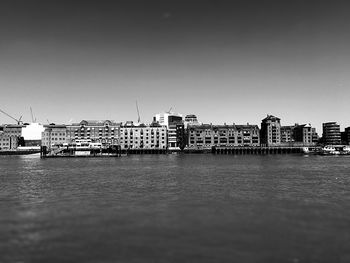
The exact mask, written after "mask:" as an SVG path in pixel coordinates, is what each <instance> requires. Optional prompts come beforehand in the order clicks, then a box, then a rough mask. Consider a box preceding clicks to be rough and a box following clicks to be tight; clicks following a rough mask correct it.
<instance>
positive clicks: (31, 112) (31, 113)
mask: <svg viewBox="0 0 350 263" xmlns="http://www.w3.org/2000/svg"><path fill="white" fill-rule="evenodd" d="M30 115H31V116H32V122H35V121H34V115H33V110H32V107H30Z"/></svg>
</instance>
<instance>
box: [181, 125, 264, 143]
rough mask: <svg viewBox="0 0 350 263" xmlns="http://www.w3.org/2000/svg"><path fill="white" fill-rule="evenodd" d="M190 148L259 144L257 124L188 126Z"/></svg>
mask: <svg viewBox="0 0 350 263" xmlns="http://www.w3.org/2000/svg"><path fill="white" fill-rule="evenodd" d="M187 130H188V134H187V137H188V143H187V145H188V148H189V149H209V148H211V147H213V146H215V147H238V146H242V147H243V146H259V145H260V136H259V127H258V126H257V125H249V124H247V125H235V124H234V125H211V124H202V125H197V126H195V125H193V126H189V127H188V129H187Z"/></svg>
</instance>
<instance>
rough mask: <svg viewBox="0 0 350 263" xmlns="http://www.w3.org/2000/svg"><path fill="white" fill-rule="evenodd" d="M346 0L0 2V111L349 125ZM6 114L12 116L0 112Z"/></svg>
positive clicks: (76, 117) (26, 115) (61, 117)
mask: <svg viewBox="0 0 350 263" xmlns="http://www.w3.org/2000/svg"><path fill="white" fill-rule="evenodd" d="M348 7H349V4H348V3H346V2H345V1H335V2H334V1H332V2H331V1H308V2H307V3H305V2H304V1H293V2H286V1H283V2H281V1H264V3H261V2H259V1H249V2H247V1H235V2H234V3H227V2H223V1H219V2H217V1H215V2H214V1H201V2H200V3H197V2H195V1H176V2H175V1H147V3H143V2H141V1H119V2H118V3H111V2H102V4H101V2H100V1H99V2H97V1H84V2H81V1H74V3H71V2H69V1H30V2H26V1H2V3H1V8H0V22H1V23H0V33H1V40H0V47H1V49H0V59H1V63H0V87H1V91H2V96H1V98H0V104H1V109H2V110H4V111H6V112H8V113H10V115H12V116H13V117H15V118H19V117H20V116H21V115H23V120H24V121H27V122H30V120H31V116H30V110H29V108H30V107H32V108H33V110H34V114H35V116H36V117H37V119H38V120H39V121H40V122H41V123H43V124H45V123H46V122H47V121H46V120H47V119H48V120H49V121H50V122H54V123H68V122H69V121H70V120H71V119H73V122H79V121H80V120H82V119H115V120H117V121H122V122H125V121H127V120H134V121H136V120H137V112H136V107H135V100H137V101H138V103H139V107H140V114H141V120H142V121H144V122H150V121H151V119H152V116H153V115H155V114H156V113H158V112H161V111H167V110H169V108H171V107H173V109H174V111H176V112H180V113H183V114H190V113H194V114H196V115H197V116H198V118H199V120H200V121H202V122H203V123H210V122H212V123H215V124H223V123H225V122H226V123H232V122H235V123H237V124H244V123H247V122H249V123H251V124H258V125H260V123H261V120H262V119H263V118H264V117H265V116H266V114H272V115H275V116H278V117H280V118H281V122H282V123H283V125H292V124H294V123H296V122H297V123H300V124H301V123H311V124H312V125H313V126H314V127H316V128H317V131H318V132H319V133H321V131H322V129H321V127H322V126H321V125H322V123H324V122H328V121H336V122H338V123H339V124H340V125H341V127H342V129H344V128H345V127H348V126H350V121H349V118H348V116H347V112H349V110H350V106H349V104H348V98H349V97H350V89H348V86H349V84H350V77H349V75H348V72H349V69H350V68H349V67H350V66H349V63H348V61H349V59H350V54H349V51H348V48H347V47H348V46H349V44H350V30H349V29H350V28H349V27H350V18H349V17H348V15H347V13H348V12H347V10H348ZM0 123H12V120H11V119H9V118H8V117H6V116H5V115H3V114H0Z"/></svg>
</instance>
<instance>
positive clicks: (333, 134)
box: [322, 122, 341, 145]
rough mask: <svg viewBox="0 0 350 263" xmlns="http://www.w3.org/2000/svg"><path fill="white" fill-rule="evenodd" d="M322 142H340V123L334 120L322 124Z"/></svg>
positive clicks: (332, 143) (330, 143)
mask: <svg viewBox="0 0 350 263" xmlns="http://www.w3.org/2000/svg"><path fill="white" fill-rule="evenodd" d="M322 128H323V134H322V138H323V142H324V144H326V145H338V144H341V134H340V125H339V124H337V123H336V122H326V123H323V124H322Z"/></svg>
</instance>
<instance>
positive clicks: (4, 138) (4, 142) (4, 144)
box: [0, 124, 25, 150]
mask: <svg viewBox="0 0 350 263" xmlns="http://www.w3.org/2000/svg"><path fill="white" fill-rule="evenodd" d="M23 127H25V126H24V125H18V124H4V125H1V126H0V150H12V149H16V148H17V147H18V144H19V141H20V138H21V137H22V128H23Z"/></svg>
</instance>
